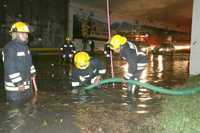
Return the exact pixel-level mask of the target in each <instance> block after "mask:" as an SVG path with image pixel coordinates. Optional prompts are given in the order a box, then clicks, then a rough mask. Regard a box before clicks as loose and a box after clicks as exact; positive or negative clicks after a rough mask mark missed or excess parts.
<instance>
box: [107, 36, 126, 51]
mask: <svg viewBox="0 0 200 133" xmlns="http://www.w3.org/2000/svg"><path fill="white" fill-rule="evenodd" d="M126 41H127V38H126V37H123V36H121V35H114V36H113V37H112V38H111V40H110V48H111V49H112V50H117V49H119V48H120V46H121V45H124V44H125V43H126Z"/></svg>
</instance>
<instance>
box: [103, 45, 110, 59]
mask: <svg viewBox="0 0 200 133" xmlns="http://www.w3.org/2000/svg"><path fill="white" fill-rule="evenodd" d="M103 53H104V55H105V57H107V58H110V47H109V44H108V43H106V44H105V46H104V52H103Z"/></svg>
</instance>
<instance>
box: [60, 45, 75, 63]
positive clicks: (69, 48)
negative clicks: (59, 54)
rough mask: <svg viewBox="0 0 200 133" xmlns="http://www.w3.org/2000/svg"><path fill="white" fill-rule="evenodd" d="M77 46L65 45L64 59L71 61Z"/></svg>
mask: <svg viewBox="0 0 200 133" xmlns="http://www.w3.org/2000/svg"><path fill="white" fill-rule="evenodd" d="M75 52H76V51H75V46H74V44H73V43H72V42H70V43H66V44H64V45H63V58H64V59H67V60H69V59H70V58H72V57H73V55H74V53H75Z"/></svg>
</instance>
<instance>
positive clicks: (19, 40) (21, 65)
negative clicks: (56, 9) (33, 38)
mask: <svg viewBox="0 0 200 133" xmlns="http://www.w3.org/2000/svg"><path fill="white" fill-rule="evenodd" d="M9 32H10V35H11V37H12V40H11V41H10V42H8V43H7V44H6V45H5V46H4V48H3V50H2V55H3V56H2V58H3V63H4V86H5V90H6V95H7V100H8V101H10V102H18V101H22V100H26V99H29V98H31V96H32V82H31V81H32V80H33V81H34V83H35V75H36V70H35V67H34V65H33V64H32V57H31V54H30V51H29V48H28V45H27V43H28V33H30V29H29V26H28V25H27V24H26V23H24V22H16V23H14V24H13V25H12V27H11V29H10V31H9ZM34 85H36V84H34ZM35 92H37V87H36V88H35Z"/></svg>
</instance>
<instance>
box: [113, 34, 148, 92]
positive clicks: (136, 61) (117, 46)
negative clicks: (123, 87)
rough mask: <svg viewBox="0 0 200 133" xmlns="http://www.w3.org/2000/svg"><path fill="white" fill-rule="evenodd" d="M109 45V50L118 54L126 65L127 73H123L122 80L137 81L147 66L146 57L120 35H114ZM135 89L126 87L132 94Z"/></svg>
mask: <svg viewBox="0 0 200 133" xmlns="http://www.w3.org/2000/svg"><path fill="white" fill-rule="evenodd" d="M109 45H110V49H112V50H113V51H114V52H116V53H119V54H120V57H122V59H124V60H126V61H127V63H128V71H127V72H125V73H124V78H125V79H133V80H138V79H139V77H140V75H141V73H142V71H143V70H144V69H145V67H146V64H147V58H146V55H145V54H144V53H142V52H139V51H138V49H137V47H136V45H135V44H134V43H133V42H130V41H127V38H126V37H123V36H121V35H114V36H113V37H112V38H111V40H110V43H109ZM135 87H136V86H135V85H128V90H129V91H132V92H133V93H134V91H135Z"/></svg>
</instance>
